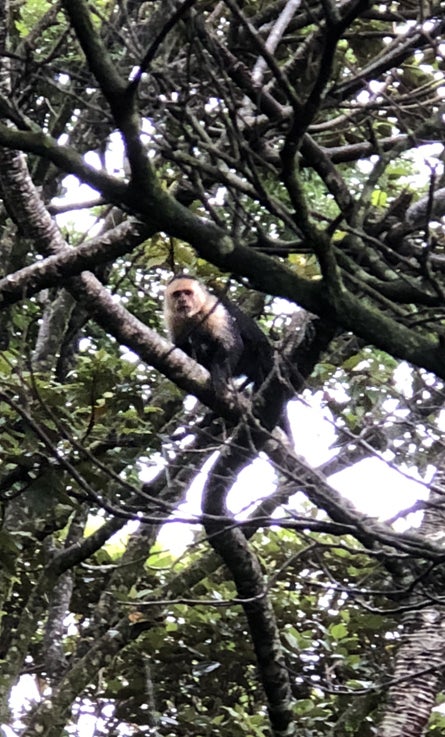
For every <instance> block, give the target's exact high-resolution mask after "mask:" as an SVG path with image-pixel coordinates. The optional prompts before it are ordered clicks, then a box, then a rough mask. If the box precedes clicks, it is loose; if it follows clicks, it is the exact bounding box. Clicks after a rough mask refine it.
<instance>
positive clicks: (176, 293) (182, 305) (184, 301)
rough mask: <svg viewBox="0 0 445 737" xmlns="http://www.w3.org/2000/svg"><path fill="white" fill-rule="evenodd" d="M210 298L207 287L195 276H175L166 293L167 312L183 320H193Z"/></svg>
mask: <svg viewBox="0 0 445 737" xmlns="http://www.w3.org/2000/svg"><path fill="white" fill-rule="evenodd" d="M208 297H209V295H208V293H207V291H206V289H205V287H203V285H202V284H201V283H200V282H199V281H198V280H197V279H195V278H194V277H193V276H184V275H178V276H174V277H173V279H171V280H170V282H169V283H168V285H167V289H166V291H165V307H166V312H167V314H168V313H169V314H170V315H173V316H175V317H179V318H183V319H187V318H192V317H193V316H194V315H196V314H197V313H198V312H200V310H201V309H202V307H203V305H204V304H205V302H206V300H207V299H208Z"/></svg>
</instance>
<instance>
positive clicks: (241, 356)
mask: <svg viewBox="0 0 445 737" xmlns="http://www.w3.org/2000/svg"><path fill="white" fill-rule="evenodd" d="M166 323H167V328H168V331H169V333H170V337H171V339H172V340H173V342H174V344H175V345H176V346H178V348H181V349H182V350H183V351H184V352H185V353H187V354H188V355H189V356H190V357H191V358H194V359H195V360H196V361H197V362H198V363H200V364H201V365H202V366H204V367H205V368H206V369H208V371H209V372H210V375H211V377H212V383H213V386H214V388H215V389H216V390H217V391H221V390H222V389H224V388H226V387H227V383H228V381H229V380H230V379H231V378H233V377H237V376H243V375H245V376H247V378H248V379H250V380H251V381H253V384H254V389H255V390H257V389H258V388H259V387H260V386H261V384H262V383H263V381H264V380H265V378H266V377H267V375H268V374H269V373H270V371H271V370H272V368H273V351H272V346H271V345H270V343H269V341H268V339H267V338H266V336H265V335H264V333H263V332H262V330H261V329H260V328H259V327H258V325H257V324H256V322H255V320H253V319H252V318H251V317H249V316H248V315H246V314H245V313H244V312H243V311H242V310H240V309H239V308H238V307H236V305H234V304H232V302H230V301H229V300H227V299H226V298H219V297H215V296H214V295H212V294H210V293H209V292H208V291H207V289H206V288H205V287H204V285H202V284H201V283H200V282H199V281H198V280H197V279H194V278H193V277H189V276H187V277H183V276H180V277H175V278H174V279H173V280H172V282H170V284H169V286H168V287H167V296H166Z"/></svg>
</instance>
